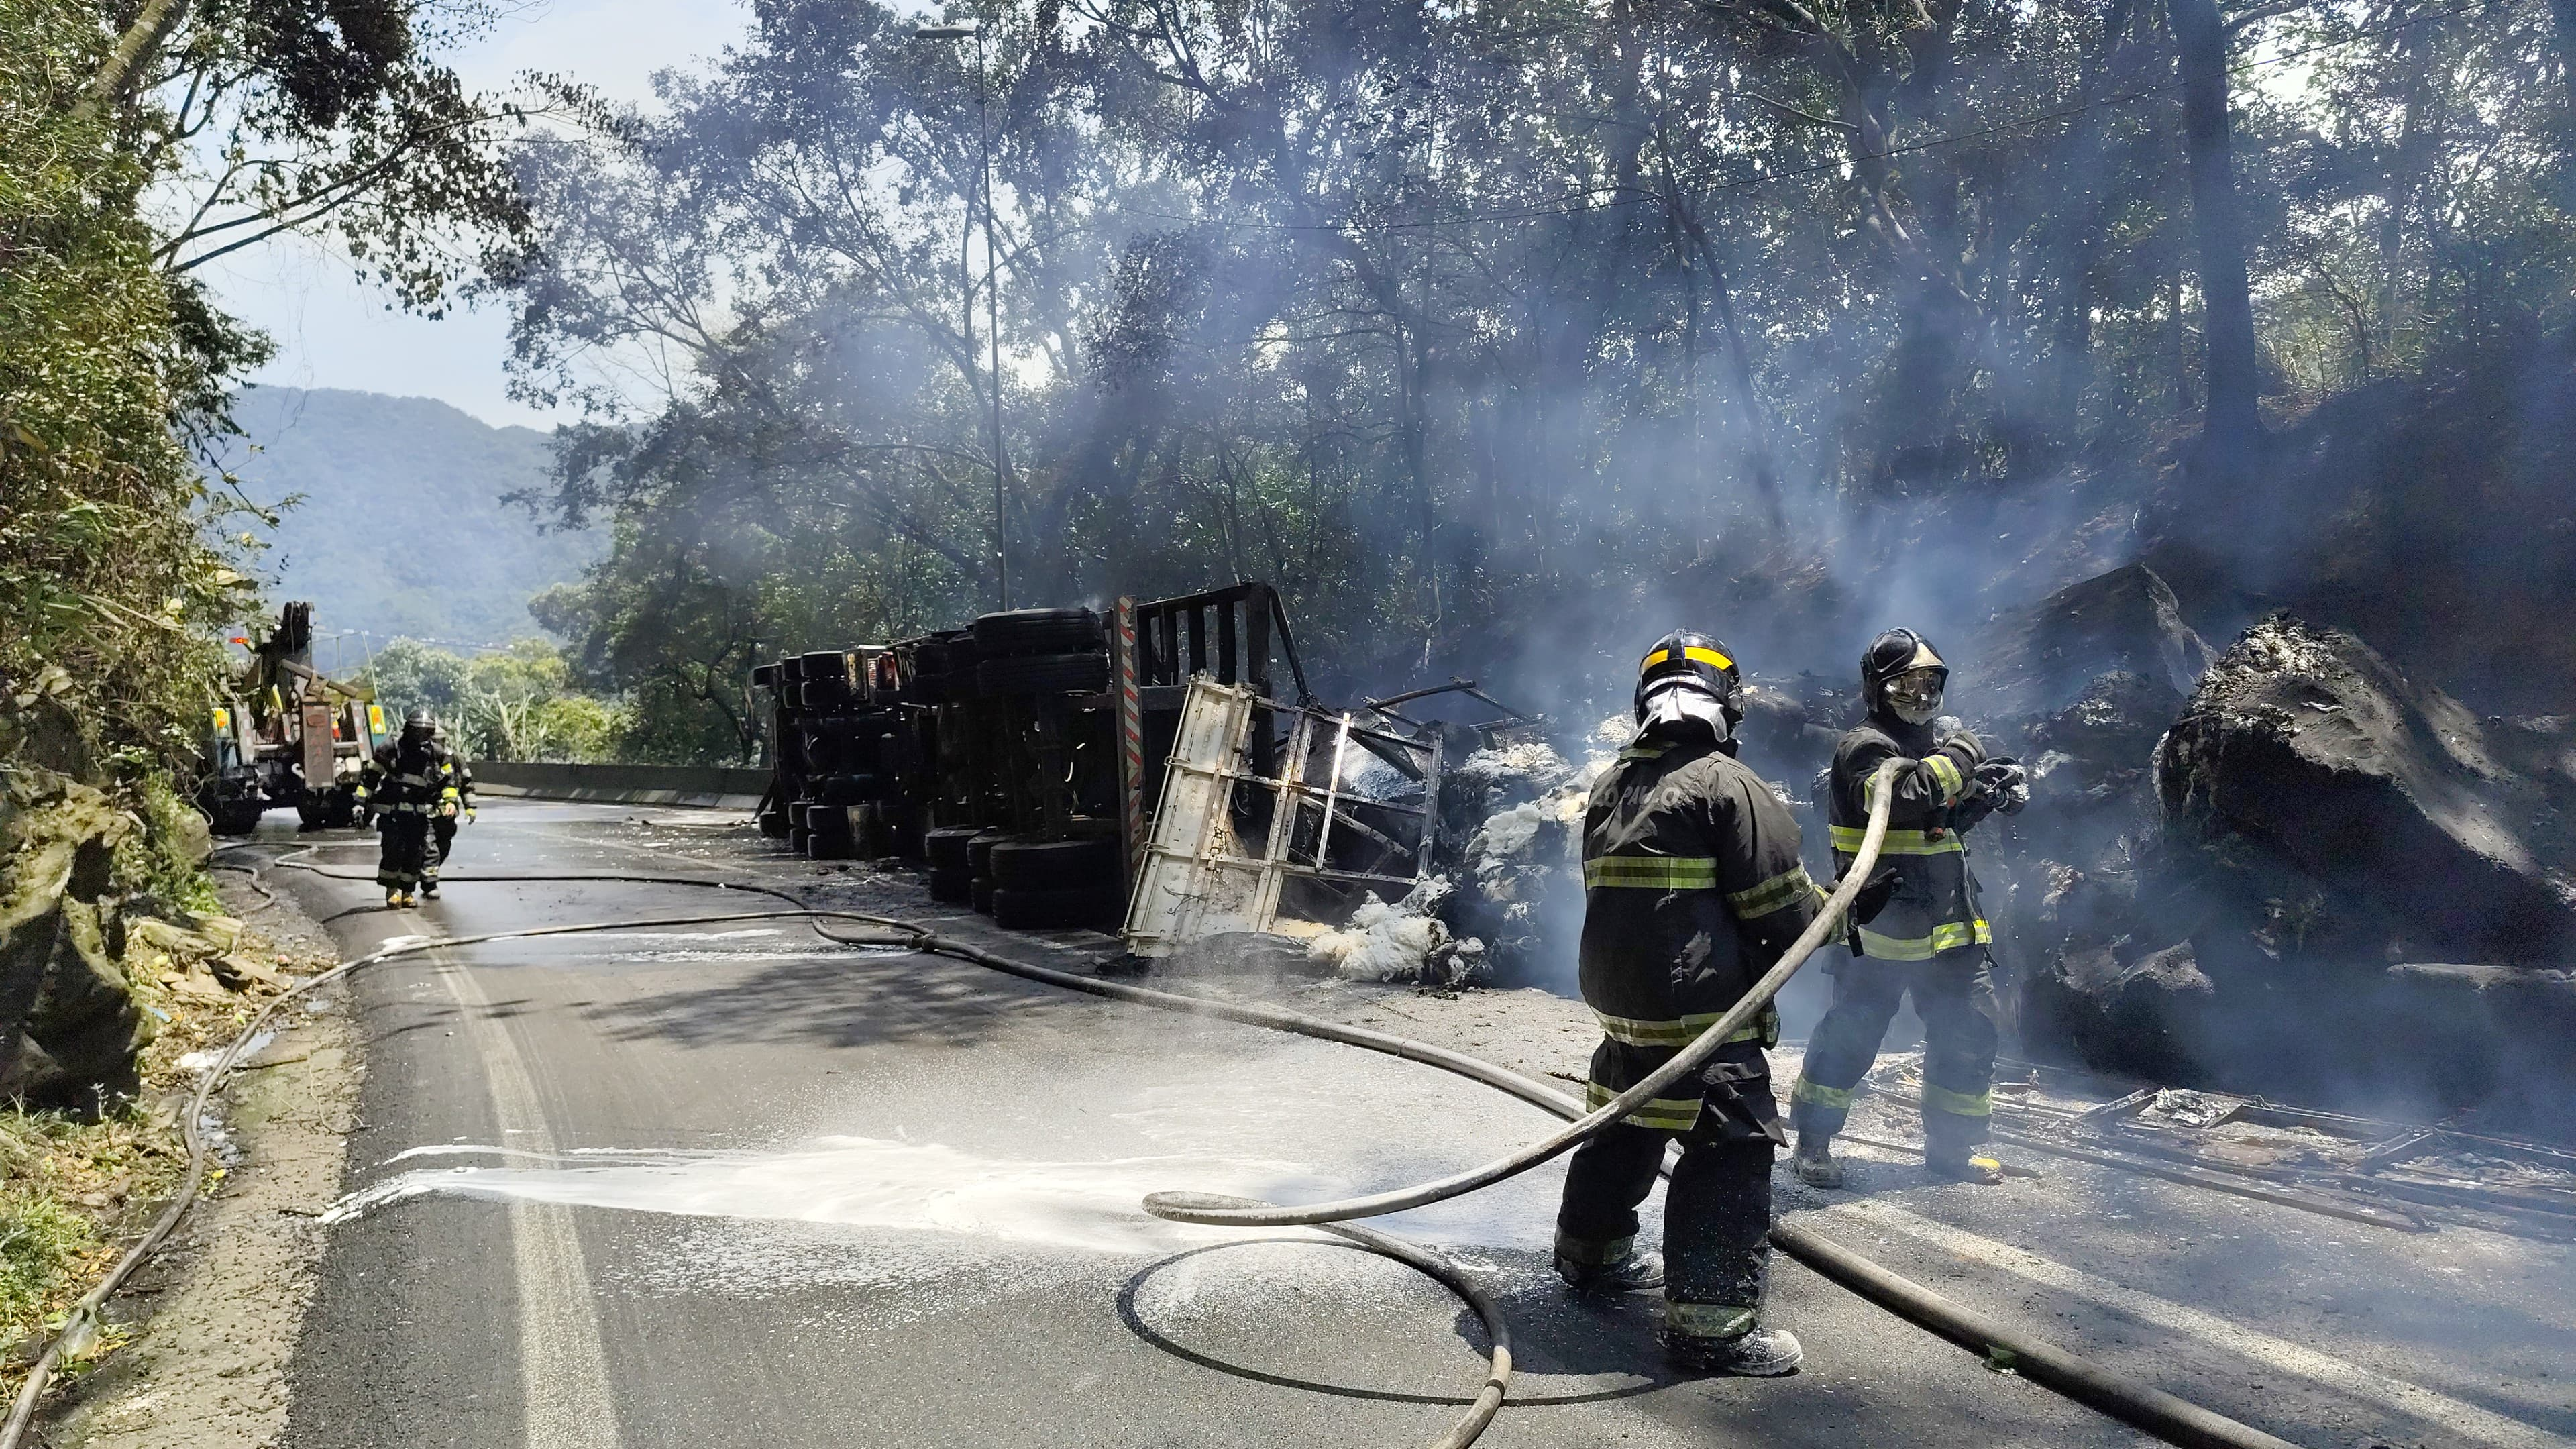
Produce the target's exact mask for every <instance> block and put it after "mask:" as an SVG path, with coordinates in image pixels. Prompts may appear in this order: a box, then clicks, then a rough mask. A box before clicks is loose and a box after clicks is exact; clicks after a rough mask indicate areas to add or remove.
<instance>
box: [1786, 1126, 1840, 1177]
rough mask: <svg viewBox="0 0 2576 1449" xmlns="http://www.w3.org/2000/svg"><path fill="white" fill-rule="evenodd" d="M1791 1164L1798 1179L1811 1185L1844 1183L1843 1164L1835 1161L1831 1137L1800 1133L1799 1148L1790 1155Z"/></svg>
mask: <svg viewBox="0 0 2576 1449" xmlns="http://www.w3.org/2000/svg"><path fill="white" fill-rule="evenodd" d="M1789 1166H1790V1169H1791V1170H1792V1171H1794V1172H1796V1173H1797V1174H1798V1180H1799V1181H1800V1182H1803V1183H1805V1184H1806V1185H1807V1186H1809V1187H1826V1188H1833V1187H1840V1186H1842V1185H1843V1165H1842V1164H1841V1163H1839V1162H1836V1161H1834V1154H1833V1139H1832V1138H1830V1137H1815V1136H1810V1135H1809V1134H1807V1133H1804V1132H1801V1133H1799V1134H1798V1150H1797V1152H1795V1153H1794V1154H1792V1155H1791V1156H1790V1158H1789Z"/></svg>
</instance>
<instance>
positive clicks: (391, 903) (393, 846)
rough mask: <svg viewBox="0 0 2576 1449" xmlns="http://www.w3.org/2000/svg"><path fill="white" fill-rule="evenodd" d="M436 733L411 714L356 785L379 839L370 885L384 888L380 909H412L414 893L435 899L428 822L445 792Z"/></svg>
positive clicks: (419, 713) (424, 717) (422, 713)
mask: <svg viewBox="0 0 2576 1449" xmlns="http://www.w3.org/2000/svg"><path fill="white" fill-rule="evenodd" d="M437 728H438V726H437V722H436V721H434V720H432V719H431V718H430V717H429V711H427V710H422V709H415V710H413V711H412V712H411V713H410V714H409V715H407V716H405V717H404V719H403V727H402V733H401V734H399V735H396V736H395V737H394V738H392V739H390V740H387V741H385V742H384V743H383V744H381V745H378V746H376V753H375V756H374V758H372V759H370V760H368V762H367V768H366V771H365V773H364V774H363V775H362V776H361V777H360V780H359V784H358V789H359V793H360V795H361V797H362V798H363V800H364V802H365V805H366V809H367V811H368V813H369V814H371V815H373V816H374V817H375V822H376V830H377V832H378V833H379V834H380V835H381V836H382V837H383V853H382V855H381V856H379V857H378V860H377V864H376V883H377V884H378V885H381V886H383V887H384V888H385V905H386V906H387V907H389V908H394V909H399V908H401V907H404V906H408V905H410V904H412V899H413V897H412V892H413V891H415V890H420V891H421V892H422V893H423V894H425V895H434V894H436V893H437V889H438V885H437V882H438V875H437V866H436V865H435V864H434V863H433V862H432V861H431V859H430V855H429V850H430V843H429V838H430V826H429V822H430V817H431V816H432V815H433V814H434V813H435V812H436V811H437V808H438V805H439V795H440V792H441V791H442V790H444V789H445V788H446V786H445V784H444V783H443V782H444V778H445V772H444V770H443V769H442V768H441V764H440V757H441V751H440V750H439V745H438V741H437V739H436V738H435V735H436V732H437ZM424 882H425V883H426V884H424Z"/></svg>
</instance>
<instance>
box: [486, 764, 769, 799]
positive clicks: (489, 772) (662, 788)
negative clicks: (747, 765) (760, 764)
mask: <svg viewBox="0 0 2576 1449" xmlns="http://www.w3.org/2000/svg"><path fill="white" fill-rule="evenodd" d="M472 768H473V771H474V788H475V789H476V790H477V791H480V792H481V793H483V794H486V795H523V796H527V797H530V798H532V799H539V800H597V801H601V802H605V803H615V804H620V805H697V806H704V807H707V808H710V809H719V810H749V809H752V808H753V807H755V806H757V805H758V804H759V803H760V797H761V794H762V792H763V791H766V790H767V789H768V788H769V772H768V771H767V770H723V769H715V768H708V767H699V766H694V765H537V764H528V763H525V762H520V761H507V760H477V761H475V762H474V763H473V766H472Z"/></svg>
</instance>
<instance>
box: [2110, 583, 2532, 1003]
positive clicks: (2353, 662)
mask: <svg viewBox="0 0 2576 1449" xmlns="http://www.w3.org/2000/svg"><path fill="white" fill-rule="evenodd" d="M2156 783H2157V792H2158V795H2159V796H2160V798H2161V801H2162V804H2163V808H2164V813H2165V816H2166V819H2167V820H2168V822H2169V823H2170V824H2171V825H2172V826H2173V827H2174V828H2175V829H2176V830H2177V831H2178V832H2181V833H2182V834H2184V835H2185V836H2186V837H2187V838H2190V839H2195V840H2197V841H2199V842H2201V843H2203V844H2205V845H2208V846H2210V847H2213V848H2217V849H2219V850H2221V852H2222V853H2225V854H2235V855H2239V856H2242V855H2245V854H2248V853H2250V854H2251V855H2253V856H2257V857H2269V858H2270V859H2272V860H2274V861H2277V862H2279V863H2281V864H2284V865H2286V866H2288V867H2289V868H2290V869H2292V870H2294V871H2295V872H2297V873H2299V874H2301V875H2303V876H2305V877H2307V878H2309V879H2311V880H2313V881H2315V882H2316V883H2317V886H2318V888H2319V893H2320V897H2321V900H2322V902H2323V907H2322V909H2323V911H2324V912H2325V913H2326V914H2325V915H2324V916H2323V917H2322V918H2320V919H2319V920H2318V921H2316V922H2315V924H2316V925H2318V926H2319V927H2321V928H2323V931H2324V933H2325V934H2326V935H2327V936H2328V937H2329V938H2333V939H2341V940H2345V941H2349V942H2351V943H2352V944H2354V945H2355V946H2359V945H2362V944H2364V943H2365V942H2366V941H2367V940H2369V939H2370V938H2372V937H2377V938H2378V939H2379V941H2380V944H2382V945H2383V947H2384V950H2385V952H2386V954H2384V955H2383V956H2382V957H2381V959H2382V960H2383V961H2384V960H2390V959H2399V960H2402V959H2407V958H2409V957H2410V956H2415V955H2417V954H2418V953H2419V952H2420V951H2421V950H2422V949H2423V948H2425V947H2428V946H2430V945H2432V944H2433V943H2437V942H2438V943H2443V944H2444V945H2445V946H2446V947H2447V948H2448V949H2449V950H2451V951H2458V950H2460V949H2462V948H2467V949H2469V950H2470V951H2472V952H2473V953H2474V954H2475V955H2476V956H2478V957H2480V958H2482V959H2485V960H2489V961H2495V962H2500V963H2519V964H2525V965H2558V964H2564V963H2565V962H2566V961H2567V959H2568V958H2569V956H2570V954H2571V951H2576V875H2571V873H2570V870H2569V866H2570V864H2571V861H2576V851H2571V850H2570V848H2569V841H2568V839H2567V834H2566V829H2567V828H2566V826H2565V825H2564V823H2562V817H2560V816H2559V815H2558V813H2557V812H2555V811H2553V810H2550V809H2549V808H2548V801H2547V797H2546V792H2545V791H2544V789H2543V788H2542V786H2541V785H2540V784H2539V783H2538V782H2536V781H2534V780H2532V779H2530V778H2529V777H2527V776H2524V775H2522V774H2519V773H2517V772H2516V771H2514V770H2512V769H2510V768H2509V767H2508V766H2507V765H2506V764H2505V763H2503V762H2502V760H2501V759H2500V758H2499V756H2498V754H2497V752H2496V751H2495V750H2493V749H2492V748H2491V747H2490V745H2489V743H2488V739H2487V734H2486V730H2485V728H2484V727H2483V726H2482V725H2481V723H2480V721H2479V720H2478V719H2477V717H2476V716H2474V715H2472V714H2470V713H2469V712H2468V710H2466V709H2464V708H2463V707H2461V705H2460V704H2459V703H2458V702H2457V701H2456V700H2453V699H2452V698H2451V697H2450V696H2448V695H2446V694H2444V693H2442V692H2441V691H2440V690H2438V689H2431V688H2419V687H2417V686H2416V685H2414V684H2412V683H2410V682H2409V681H2408V680H2407V679H2406V678H2405V677H2404V676H2403V675H2401V674H2399V673H2398V672H2397V671H2396V670H2394V669H2392V668H2390V667H2389V665H2388V663H2387V661H2385V660H2383V659H2382V658H2380V656H2379V655H2378V654H2377V653H2375V652H2374V651H2372V650H2371V648H2370V647H2369V646H2368V645H2366V644H2364V643H2363V642H2362V641H2361V640H2359V639H2357V638H2355V637H2354V636H2352V635H2350V634H2347V633H2343V632H2341V631H2338V630H2330V629H2316V628H2311V627H2310V626H2308V625H2306V624H2303V623H2300V622H2299V621H2298V620H2296V619H2292V618H2289V617H2287V616H2277V617H2274V618H2272V619H2268V620H2266V621H2264V622H2263V623H2261V624H2258V625H2256V626H2255V627H2254V628H2252V629H2251V630H2248V631H2247V632H2246V635H2245V637H2244V638H2243V639H2241V640H2239V641H2238V642H2237V643H2236V645H2235V646H2234V647H2232V648H2230V649H2229V650H2228V651H2227V653H2226V654H2225V655H2223V656H2222V657H2221V658H2220V659H2219V661H2218V662H2217V664H2216V665H2214V666H2213V667H2212V668H2211V670H2210V672H2209V675H2208V677H2207V678H2206V679H2204V680H2203V681H2202V683H2201V686H2200V688H2199V689H2198V690H2197V691H2196V692H2195V693H2194V694H2193V696H2192V699H2191V703H2190V705H2189V707H2188V708H2187V709H2186V710H2185V711H2184V713H2183V715H2182V717H2181V719H2179V720H2178V721H2176V722H2175V724H2174V727H2173V729H2172V731H2171V732H2170V733H2169V734H2168V735H2167V737H2166V740H2165V743H2164V747H2163V749H2162V750H2161V752H2160V753H2159V754H2158V756H2157V762H2156Z"/></svg>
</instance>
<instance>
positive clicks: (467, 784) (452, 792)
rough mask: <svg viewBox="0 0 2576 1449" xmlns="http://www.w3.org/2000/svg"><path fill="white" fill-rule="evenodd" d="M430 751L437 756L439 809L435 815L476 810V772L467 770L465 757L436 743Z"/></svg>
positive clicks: (432, 744)
mask: <svg viewBox="0 0 2576 1449" xmlns="http://www.w3.org/2000/svg"><path fill="white" fill-rule="evenodd" d="M429 747H430V749H431V750H432V751H434V752H436V756H437V761H438V765H437V779H438V808H437V810H436V811H434V812H433V813H434V814H439V815H453V814H455V813H456V812H457V811H459V810H471V809H473V808H474V772H473V771H472V770H469V769H467V768H465V760H464V757H463V756H460V755H458V754H456V753H455V752H454V751H452V750H450V749H448V748H447V746H445V745H443V744H440V743H438V742H436V741H434V740H433V741H431V742H430V746H429Z"/></svg>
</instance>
